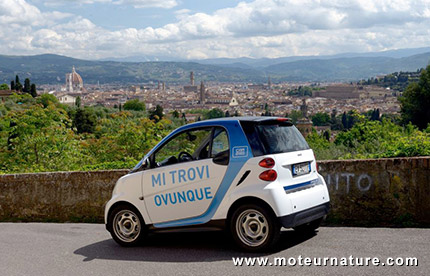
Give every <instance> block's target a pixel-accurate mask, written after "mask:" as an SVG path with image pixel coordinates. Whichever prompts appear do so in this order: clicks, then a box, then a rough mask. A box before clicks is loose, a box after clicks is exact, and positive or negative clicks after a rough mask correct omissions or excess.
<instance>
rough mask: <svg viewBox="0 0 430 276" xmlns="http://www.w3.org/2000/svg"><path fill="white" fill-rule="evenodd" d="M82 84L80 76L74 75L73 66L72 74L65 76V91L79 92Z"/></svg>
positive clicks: (82, 86) (81, 89)
mask: <svg viewBox="0 0 430 276" xmlns="http://www.w3.org/2000/svg"><path fill="white" fill-rule="evenodd" d="M83 89H84V82H83V81H82V78H81V76H80V75H79V74H78V73H76V70H75V66H73V69H72V73H67V74H66V91H67V92H79V91H81V92H82V91H83Z"/></svg>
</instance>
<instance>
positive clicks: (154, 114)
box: [149, 104, 164, 122]
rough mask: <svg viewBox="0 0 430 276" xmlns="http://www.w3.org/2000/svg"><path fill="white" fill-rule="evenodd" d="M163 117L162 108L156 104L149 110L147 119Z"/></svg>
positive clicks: (158, 119) (156, 120)
mask: <svg viewBox="0 0 430 276" xmlns="http://www.w3.org/2000/svg"><path fill="white" fill-rule="evenodd" d="M163 117H164V113H163V108H162V107H161V105H158V104H157V106H156V107H155V108H154V109H152V110H150V111H149V119H150V120H154V121H155V122H158V121H160V120H161V119H163Z"/></svg>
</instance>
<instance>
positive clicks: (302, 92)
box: [288, 86, 312, 97]
mask: <svg viewBox="0 0 430 276" xmlns="http://www.w3.org/2000/svg"><path fill="white" fill-rule="evenodd" d="M288 96H301V97H303V96H310V97H312V88H310V87H309V86H299V87H298V88H297V89H294V90H291V91H289V92H288Z"/></svg>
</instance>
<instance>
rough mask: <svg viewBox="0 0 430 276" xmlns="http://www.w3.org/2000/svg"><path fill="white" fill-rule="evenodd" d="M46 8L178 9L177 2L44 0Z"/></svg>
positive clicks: (161, 0)
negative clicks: (98, 6) (111, 5)
mask: <svg viewBox="0 0 430 276" xmlns="http://www.w3.org/2000/svg"><path fill="white" fill-rule="evenodd" d="M43 2H44V4H45V5H46V6H54V7H55V6H62V5H72V4H74V5H84V4H94V3H110V4H115V5H129V6H133V7H135V8H137V9H139V8H163V9H171V8H173V7H176V6H177V5H178V3H177V2H176V0H44V1H43Z"/></svg>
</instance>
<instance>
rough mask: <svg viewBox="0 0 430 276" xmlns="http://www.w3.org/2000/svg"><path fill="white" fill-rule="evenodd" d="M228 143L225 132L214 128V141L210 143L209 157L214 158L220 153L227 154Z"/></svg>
mask: <svg viewBox="0 0 430 276" xmlns="http://www.w3.org/2000/svg"><path fill="white" fill-rule="evenodd" d="M229 149H230V147H229V143H228V136H227V132H226V131H225V130H224V129H222V128H216V129H215V131H214V139H213V142H212V152H211V157H214V156H215V155H217V154H218V153H220V152H226V153H229Z"/></svg>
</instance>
